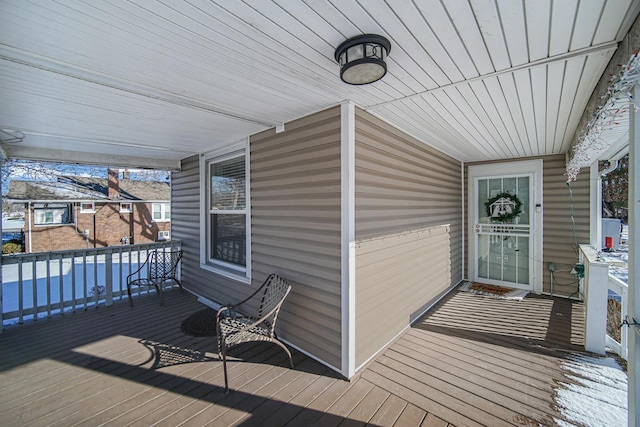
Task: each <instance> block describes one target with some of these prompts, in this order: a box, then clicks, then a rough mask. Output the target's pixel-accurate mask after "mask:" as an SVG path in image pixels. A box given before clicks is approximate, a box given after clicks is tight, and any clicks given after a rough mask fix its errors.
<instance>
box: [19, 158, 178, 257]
mask: <svg viewBox="0 0 640 427" xmlns="http://www.w3.org/2000/svg"><path fill="white" fill-rule="evenodd" d="M170 191H171V190H170V184H169V183H168V182H158V181H138V180H130V179H129V175H128V173H127V172H124V173H123V174H122V178H121V177H120V174H119V172H118V171H117V170H111V169H110V170H109V172H108V178H107V179H104V178H87V177H72V176H60V177H58V180H57V181H56V182H41V181H18V180H12V181H11V182H10V184H9V193H8V194H7V199H9V200H10V201H12V202H14V203H23V204H24V209H25V230H24V236H25V237H24V239H25V242H24V248H25V252H26V253H32V252H45V251H57V250H69V249H83V248H95V247H103V246H116V245H123V244H134V243H149V242H155V241H159V240H168V239H170V229H171V205H170Z"/></svg>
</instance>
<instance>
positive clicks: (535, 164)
mask: <svg viewBox="0 0 640 427" xmlns="http://www.w3.org/2000/svg"><path fill="white" fill-rule="evenodd" d="M529 173H530V174H532V175H533V181H532V191H533V209H532V212H531V214H532V220H531V225H532V227H533V229H532V231H531V236H532V237H533V255H532V258H533V270H532V281H533V282H532V284H533V292H534V293H536V294H541V293H542V285H543V283H542V273H543V264H544V263H543V262H542V259H543V258H542V255H543V252H542V244H543V241H542V238H543V234H542V225H543V212H542V188H543V175H542V160H541V159H537V160H522V161H515V162H500V163H491V164H482V165H475V166H469V173H468V177H467V178H468V181H467V188H468V189H469V190H468V194H467V223H468V227H467V242H468V244H467V248H468V253H469V258H468V260H469V261H468V262H467V277H468V278H469V281H472V282H473V281H475V280H476V273H475V263H476V248H475V244H473V242H474V241H475V236H474V233H475V231H474V230H475V228H474V224H472V222H473V218H474V217H475V212H474V211H473V210H474V209H475V208H476V202H475V200H474V195H475V188H474V186H475V180H476V178H481V177H492V176H500V175H510V174H513V175H518V174H529Z"/></svg>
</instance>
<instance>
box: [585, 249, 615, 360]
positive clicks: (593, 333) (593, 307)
mask: <svg viewBox="0 0 640 427" xmlns="http://www.w3.org/2000/svg"><path fill="white" fill-rule="evenodd" d="M580 261H581V262H582V263H583V264H584V268H585V270H584V279H583V280H584V281H585V282H586V283H585V286H584V305H585V309H586V314H587V318H586V321H585V328H584V329H585V331H584V335H585V337H584V347H585V349H586V350H587V351H591V352H593V353H599V354H605V346H606V342H607V341H606V337H607V291H608V284H609V264H607V263H606V262H599V261H598V250H597V249H594V248H593V247H591V246H589V245H580Z"/></svg>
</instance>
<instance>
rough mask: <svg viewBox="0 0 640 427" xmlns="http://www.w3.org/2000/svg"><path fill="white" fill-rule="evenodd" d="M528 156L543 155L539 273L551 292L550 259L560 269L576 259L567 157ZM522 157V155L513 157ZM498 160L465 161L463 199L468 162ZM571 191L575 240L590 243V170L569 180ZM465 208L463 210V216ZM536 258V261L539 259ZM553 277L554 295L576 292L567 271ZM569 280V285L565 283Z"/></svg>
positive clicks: (561, 155)
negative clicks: (541, 253) (540, 265)
mask: <svg viewBox="0 0 640 427" xmlns="http://www.w3.org/2000/svg"><path fill="white" fill-rule="evenodd" d="M527 159H542V174H543V184H542V185H543V190H542V191H543V196H542V197H543V200H542V210H543V228H542V230H543V231H542V234H543V236H542V239H543V247H542V251H543V259H542V264H543V266H542V277H543V293H546V294H549V293H551V276H550V273H549V268H548V265H549V262H553V263H555V264H556V268H557V269H559V270H570V269H571V267H572V266H573V265H575V264H576V263H577V262H578V256H577V254H576V251H575V250H574V234H573V224H572V221H571V205H570V200H569V199H570V198H569V188H568V187H567V176H566V175H565V166H566V160H565V156H564V154H559V155H553V156H544V157H531V158H527ZM516 160H525V159H516ZM488 163H500V162H478V163H468V164H466V165H465V180H464V183H465V200H468V191H469V189H468V185H467V183H468V181H467V176H468V166H470V165H480V164H488ZM571 190H572V193H573V211H574V219H575V230H576V233H575V240H576V241H577V243H578V244H581V243H589V208H590V207H589V197H590V196H589V173H588V171H583V172H582V173H580V174H579V175H578V179H577V180H576V181H575V182H573V183H571ZM466 214H467V212H465V220H468V218H467V217H466ZM538 262H539V261H538ZM467 268H468V252H467V253H466V254H465V271H467V270H466V269H467ZM554 275H555V281H556V282H557V283H558V285H555V286H554V291H553V294H554V295H557V296H572V297H574V298H580V295H579V294H577V293H576V292H577V290H578V284H577V283H575V282H576V279H575V278H574V277H572V276H571V275H570V274H569V272H568V271H558V272H557V273H554ZM565 284H569V286H564V285H565Z"/></svg>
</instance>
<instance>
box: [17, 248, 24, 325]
mask: <svg viewBox="0 0 640 427" xmlns="http://www.w3.org/2000/svg"><path fill="white" fill-rule="evenodd" d="M23 286H24V280H23V274H22V258H20V259H19V260H18V323H23V322H24V290H23V289H22V287H23Z"/></svg>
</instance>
